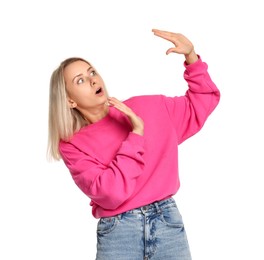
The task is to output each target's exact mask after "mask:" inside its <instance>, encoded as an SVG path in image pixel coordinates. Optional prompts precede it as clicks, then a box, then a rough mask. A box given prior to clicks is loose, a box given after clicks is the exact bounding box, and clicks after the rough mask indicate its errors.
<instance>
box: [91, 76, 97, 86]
mask: <svg viewBox="0 0 264 260" xmlns="http://www.w3.org/2000/svg"><path fill="white" fill-rule="evenodd" d="M90 84H91V86H94V85H95V84H96V79H95V78H90Z"/></svg>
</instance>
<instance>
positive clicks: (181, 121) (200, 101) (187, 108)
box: [153, 29, 220, 143]
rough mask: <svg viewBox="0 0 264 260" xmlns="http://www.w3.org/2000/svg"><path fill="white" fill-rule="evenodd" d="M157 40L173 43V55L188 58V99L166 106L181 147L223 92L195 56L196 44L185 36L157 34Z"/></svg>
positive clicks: (173, 100)
mask: <svg viewBox="0 0 264 260" xmlns="http://www.w3.org/2000/svg"><path fill="white" fill-rule="evenodd" d="M153 32H154V34H155V35H156V36H159V37H161V38H163V39H166V40H168V41H170V42H172V43H173V44H174V45H175V46H174V47H172V48H170V49H168V50H167V52H166V53H167V54H169V53H172V52H174V53H178V54H184V56H185V62H184V65H185V68H186V70H185V72H184V79H185V80H186V81H187V83H188V87H189V89H188V90H187V92H186V94H185V96H182V97H174V98H165V105H166V107H167V110H168V113H169V114H170V117H171V119H172V122H173V125H174V126H175V128H176V132H177V135H178V143H181V142H183V141H184V140H185V139H187V138H188V137H190V136H192V135H194V134H195V133H196V132H198V131H199V130H200V129H201V128H202V126H203V125H204V123H205V121H206V119H207V118H208V116H209V115H210V114H211V113H212V111H213V110H214V109H215V107H216V106H217V104H218V103H219V99H220V92H219V90H218V88H217V87H216V85H215V84H214V83H213V81H212V80H211V78H210V75H209V74H208V71H207V69H208V66H207V64H206V63H204V62H202V60H201V58H200V57H199V56H198V55H197V54H196V53H195V51H194V46H193V44H192V43H191V42H190V41H189V40H188V39H187V38H186V37H185V36H184V35H182V34H179V33H171V32H166V31H160V30H156V29H154V30H153Z"/></svg>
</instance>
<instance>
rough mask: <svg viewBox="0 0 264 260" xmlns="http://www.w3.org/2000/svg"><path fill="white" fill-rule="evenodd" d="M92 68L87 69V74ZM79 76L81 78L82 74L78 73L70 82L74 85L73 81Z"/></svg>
mask: <svg viewBox="0 0 264 260" xmlns="http://www.w3.org/2000/svg"><path fill="white" fill-rule="evenodd" d="M92 68H93V67H92V66H91V67H89V68H88V69H87V72H88V71H89V70H90V69H92ZM80 76H83V74H82V73H80V74H78V75H76V76H75V77H74V78H73V79H72V82H73V83H74V80H75V79H76V78H78V77H80Z"/></svg>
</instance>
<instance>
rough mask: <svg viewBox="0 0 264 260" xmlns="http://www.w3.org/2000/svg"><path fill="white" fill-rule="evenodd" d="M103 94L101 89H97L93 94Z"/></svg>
mask: <svg viewBox="0 0 264 260" xmlns="http://www.w3.org/2000/svg"><path fill="white" fill-rule="evenodd" d="M102 92H103V89H102V88H98V89H97V90H96V92H95V94H96V95H98V94H100V93H102Z"/></svg>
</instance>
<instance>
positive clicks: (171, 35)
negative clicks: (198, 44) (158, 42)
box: [152, 29, 177, 43]
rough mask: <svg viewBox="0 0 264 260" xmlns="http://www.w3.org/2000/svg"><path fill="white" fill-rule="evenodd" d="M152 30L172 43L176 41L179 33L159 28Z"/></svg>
mask: <svg viewBox="0 0 264 260" xmlns="http://www.w3.org/2000/svg"><path fill="white" fill-rule="evenodd" d="M152 32H153V33H154V35H156V36H158V37H161V38H163V39H165V40H168V41H170V42H172V43H174V40H175V36H176V35H177V34H176V33H172V32H167V31H162V30H158V29H152Z"/></svg>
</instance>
